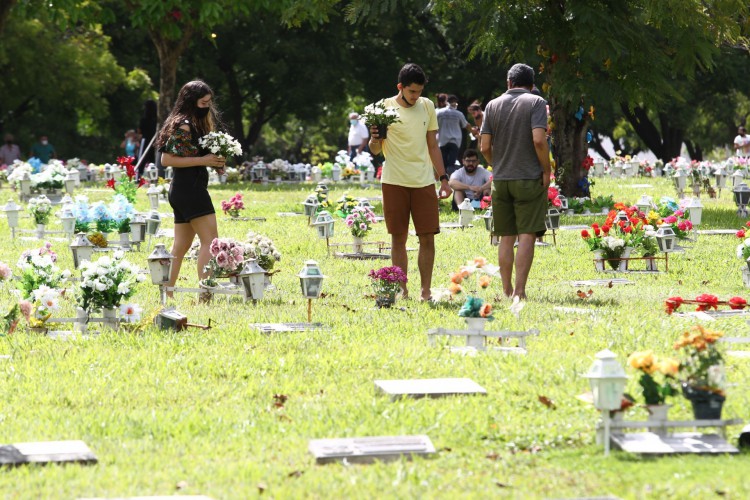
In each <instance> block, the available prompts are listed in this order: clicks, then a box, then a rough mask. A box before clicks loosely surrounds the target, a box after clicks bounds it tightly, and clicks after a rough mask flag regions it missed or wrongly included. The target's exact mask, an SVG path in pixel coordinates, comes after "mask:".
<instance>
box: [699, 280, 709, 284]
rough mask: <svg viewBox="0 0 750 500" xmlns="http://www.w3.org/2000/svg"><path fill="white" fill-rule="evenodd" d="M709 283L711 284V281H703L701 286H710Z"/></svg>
mask: <svg viewBox="0 0 750 500" xmlns="http://www.w3.org/2000/svg"><path fill="white" fill-rule="evenodd" d="M709 283H711V282H710V281H709V280H704V281H701V285H708V284H709Z"/></svg>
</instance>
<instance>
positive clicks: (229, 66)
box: [218, 57, 249, 150]
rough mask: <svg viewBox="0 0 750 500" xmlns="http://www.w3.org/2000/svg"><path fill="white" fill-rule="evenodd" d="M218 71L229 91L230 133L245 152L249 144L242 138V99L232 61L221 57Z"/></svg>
mask: <svg viewBox="0 0 750 500" xmlns="http://www.w3.org/2000/svg"><path fill="white" fill-rule="evenodd" d="M218 64H219V69H220V70H221V72H222V73H224V76H225V77H226V81H227V87H228V89H229V103H228V104H227V114H228V115H229V122H230V123H231V131H232V135H233V136H234V137H238V138H239V140H240V141H241V142H243V143H244V144H242V149H243V150H247V148H248V146H249V144H248V143H247V142H246V141H244V140H243V139H242V138H243V137H245V133H244V131H243V127H242V104H243V102H244V99H243V98H242V91H241V90H240V85H239V83H238V82H237V73H236V72H235V70H234V64H233V63H232V61H229V60H226V59H224V58H223V57H220V58H219V62H218Z"/></svg>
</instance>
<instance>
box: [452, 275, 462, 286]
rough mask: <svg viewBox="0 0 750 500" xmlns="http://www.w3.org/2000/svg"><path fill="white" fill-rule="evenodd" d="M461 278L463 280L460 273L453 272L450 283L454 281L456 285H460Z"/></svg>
mask: <svg viewBox="0 0 750 500" xmlns="http://www.w3.org/2000/svg"><path fill="white" fill-rule="evenodd" d="M463 280H464V277H463V276H462V275H461V273H453V274H451V283H455V284H456V285H460V284H461V282H462V281H463Z"/></svg>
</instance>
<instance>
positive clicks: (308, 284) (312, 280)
mask: <svg viewBox="0 0 750 500" xmlns="http://www.w3.org/2000/svg"><path fill="white" fill-rule="evenodd" d="M297 276H299V284H300V286H301V287H302V295H303V296H304V297H305V298H306V299H317V298H318V297H319V296H320V291H321V289H322V287H323V280H324V279H325V278H326V277H325V276H324V275H323V272H322V271H321V270H320V266H318V263H317V262H315V261H314V260H308V261H306V262H305V265H304V266H303V267H302V270H301V271H300V272H299V274H298V275H297Z"/></svg>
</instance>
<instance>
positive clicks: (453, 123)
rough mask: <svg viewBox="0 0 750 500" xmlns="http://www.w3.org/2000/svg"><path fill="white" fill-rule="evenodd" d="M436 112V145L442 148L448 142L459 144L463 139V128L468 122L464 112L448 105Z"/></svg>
mask: <svg viewBox="0 0 750 500" xmlns="http://www.w3.org/2000/svg"><path fill="white" fill-rule="evenodd" d="M436 114H437V121H438V125H439V126H440V131H439V132H438V146H440V147H441V148H442V147H443V146H445V145H446V144H448V143H449V142H452V143H453V144H455V145H456V146H460V145H461V140H462V139H463V130H464V129H465V128H466V126H467V125H468V124H469V122H467V121H466V117H465V116H464V114H463V113H461V112H460V111H459V110H457V109H453V108H451V107H448V106H446V107H445V108H440V109H438V110H437V112H436Z"/></svg>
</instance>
